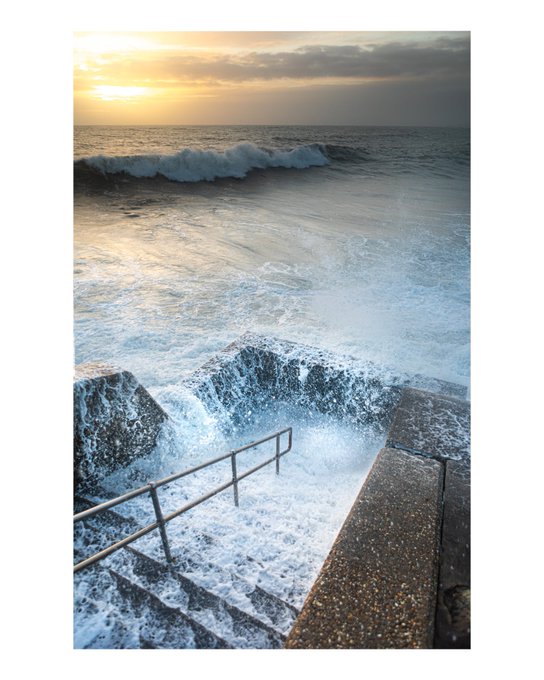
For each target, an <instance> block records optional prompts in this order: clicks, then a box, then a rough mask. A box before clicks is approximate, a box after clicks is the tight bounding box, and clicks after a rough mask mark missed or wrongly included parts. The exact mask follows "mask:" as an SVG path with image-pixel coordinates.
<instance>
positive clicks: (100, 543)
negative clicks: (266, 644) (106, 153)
mask: <svg viewBox="0 0 544 680" xmlns="http://www.w3.org/2000/svg"><path fill="white" fill-rule="evenodd" d="M79 502H80V505H81V509H85V507H91V506H92V505H94V504H95V502H94V499H93V502H92V503H91V502H90V501H89V500H88V499H84V498H81V499H79ZM138 528H140V526H139V525H138V523H137V522H135V521H134V520H132V519H131V518H128V517H125V516H123V515H120V514H118V513H117V512H116V511H115V509H112V510H107V511H104V512H102V513H100V514H99V515H97V516H95V517H93V518H90V519H89V520H85V521H84V522H80V523H78V525H76V534H77V539H76V540H75V541H74V543H75V547H76V560H77V561H79V560H80V559H83V558H84V557H87V556H88V555H90V554H92V553H94V552H97V551H98V550H101V549H103V548H105V547H106V546H108V545H110V544H111V543H113V542H115V541H117V540H119V539H120V538H121V537H122V536H126V535H128V534H129V533H131V531H135V530H136V529H138ZM78 532H79V533H78ZM184 538H186V539H187V542H186V543H183V546H182V547H178V548H177V549H176V548H174V547H172V550H173V554H174V555H175V556H177V559H176V565H175V566H176V573H178V574H179V575H180V576H183V575H184V576H185V577H186V578H187V579H188V580H189V581H192V582H194V583H195V586H198V587H200V588H203V589H204V588H206V587H208V586H209V584H210V582H211V583H212V588H214V590H213V592H212V595H215V596H216V597H218V598H223V599H225V600H226V603H227V604H228V605H229V606H230V605H231V606H233V607H236V608H237V609H239V610H241V611H243V612H245V614H246V615H247V616H249V617H251V618H253V619H256V620H257V621H259V622H261V623H262V625H264V627H265V628H269V629H270V630H271V631H272V632H273V634H274V635H275V636H278V635H279V637H280V638H283V637H284V636H286V635H287V633H288V632H289V630H290V629H291V626H292V625H293V623H294V621H295V619H296V617H297V616H298V613H299V610H298V609H297V608H296V607H294V606H293V605H291V604H290V603H288V602H286V601H285V600H284V599H282V598H280V597H278V596H277V595H276V594H275V593H274V592H271V588H272V589H273V587H274V584H275V583H277V581H278V580H279V579H280V577H278V576H275V575H274V574H273V573H272V572H271V570H268V569H267V568H266V567H265V566H264V565H263V564H261V563H260V562H258V560H254V559H253V558H251V557H249V556H244V555H230V556H229V557H230V559H231V563H232V564H233V571H229V570H227V569H224V568H223V567H221V566H220V565H219V564H217V563H216V562H214V561H213V559H214V557H215V558H216V559H218V558H219V551H220V550H221V549H222V548H221V544H220V541H219V540H218V539H216V538H214V537H212V536H209V535H206V534H195V533H194V532H187V533H186V536H185V537H184ZM178 541H179V538H178ZM139 544H140V541H138V542H136V543H134V544H132V546H131V547H129V548H127V550H129V549H130V548H132V549H133V550H134V551H135V552H137V553H139V554H141V555H142V556H143V557H148V558H149V559H152V560H153V563H154V564H155V565H156V568H157V570H160V569H164V567H165V565H166V562H165V561H164V558H163V556H162V554H161V555H160V558H159V559H155V557H156V555H151V554H149V552H148V550H146V549H145V548H143V549H141V548H140V545H139ZM188 546H191V547H188ZM193 547H194V548H193ZM160 550H161V549H160V548H159V551H160ZM123 552H124V550H123ZM154 552H156V551H154ZM112 557H113V556H111V557H110V558H108V559H112ZM234 570H235V572H234ZM259 580H260V581H265V580H266V584H267V587H266V588H263V587H262V586H261V585H259ZM227 584H228V585H229V587H230V589H231V592H229V590H228V588H226V586H227ZM277 588H278V589H280V586H279V585H278V586H277ZM280 592H281V591H280ZM272 642H273V644H275V641H274V640H273V641H272Z"/></svg>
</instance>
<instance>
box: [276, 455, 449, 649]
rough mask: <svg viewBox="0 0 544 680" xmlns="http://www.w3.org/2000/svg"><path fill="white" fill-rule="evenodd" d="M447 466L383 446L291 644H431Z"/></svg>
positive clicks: (345, 646) (325, 646)
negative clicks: (445, 467) (444, 477)
mask: <svg viewBox="0 0 544 680" xmlns="http://www.w3.org/2000/svg"><path fill="white" fill-rule="evenodd" d="M443 475H444V465H443V464H442V463H441V462H439V461H436V460H432V459H430V458H421V457H417V456H413V455H410V454H407V453H405V452H403V451H398V450H393V449H387V448H386V449H382V450H381V451H380V453H379V454H378V457H377V458H376V461H375V463H374V465H373V467H372V470H371V471H370V473H369V475H368V477H367V480H366V482H365V484H364V486H363V488H362V489H361V492H360V493H359V496H358V497H357V500H356V501H355V503H354V505H353V507H352V509H351V512H350V514H349V515H348V517H347V519H346V521H345V523H344V525H343V527H342V529H341V531H340V533H339V535H338V537H337V539H336V541H335V544H334V546H333V547H332V550H331V552H330V553H329V556H328V557H327V560H326V561H325V564H324V565H323V568H322V570H321V573H320V575H319V577H318V579H317V581H316V582H315V584H314V586H313V588H312V590H311V591H310V594H309V595H308V598H307V599H306V602H305V604H304V607H303V609H302V612H301V614H300V616H299V618H298V619H297V621H296V622H295V625H294V627H293V629H292V631H291V633H290V635H289V637H288V639H287V643H286V647H287V648H288V649H320V648H321V649H334V648H337V649H348V648H352V649H353V648H396V649H398V648H430V647H432V646H433V635H434V613H435V604H436V589H437V578H438V551H439V542H440V526H441V519H442V489H443Z"/></svg>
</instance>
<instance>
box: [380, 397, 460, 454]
mask: <svg viewBox="0 0 544 680" xmlns="http://www.w3.org/2000/svg"><path fill="white" fill-rule="evenodd" d="M386 446H388V447H391V448H395V449H403V450H404V451H409V452H411V453H417V454H420V455H425V456H431V457H434V458H438V459H440V460H461V459H463V458H467V457H468V455H469V447H470V402H467V401H461V400H459V399H453V398H451V397H444V396H441V395H438V394H433V393H431V392H424V391H422V390H415V389H411V388H406V389H404V390H403V393H402V396H401V400H400V403H399V405H398V407H397V410H396V412H395V416H394V418H393V422H392V424H391V428H390V430H389V434H388V435H387V442H386Z"/></svg>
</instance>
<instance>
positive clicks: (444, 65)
mask: <svg viewBox="0 0 544 680" xmlns="http://www.w3.org/2000/svg"><path fill="white" fill-rule="evenodd" d="M469 64H470V38H469V34H468V33H467V32H449V33H448V32H404V31H403V32H392V33H387V32H372V33H361V32H349V31H345V32H332V31H331V32H300V31H287V32H250V31H245V32H235V31H230V32H208V33H199V32H189V33H177V32H176V33H174V32H171V33H156V32H148V33H145V32H144V33H142V32H139V33H118V32H115V33H114V32H109V33H76V34H75V35H74V119H75V123H76V124H297V123H300V124H367V125H380V124H384V125H394V124H407V125H411V124H416V125H417V124H422V125H425V124H429V125H432V124H437V125H441V124H444V125H450V124H453V125H459V124H460V125H468V120H469V118H468V116H469V113H468V112H469V89H470V83H469Z"/></svg>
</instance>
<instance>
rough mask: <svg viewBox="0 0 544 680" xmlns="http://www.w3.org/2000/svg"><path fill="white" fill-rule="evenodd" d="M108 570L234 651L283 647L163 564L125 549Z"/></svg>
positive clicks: (256, 622)
mask: <svg viewBox="0 0 544 680" xmlns="http://www.w3.org/2000/svg"><path fill="white" fill-rule="evenodd" d="M107 563H108V568H109V569H110V570H112V571H113V572H115V573H116V574H118V575H119V576H122V577H123V578H125V579H127V580H129V581H130V582H131V583H133V584H134V585H136V586H138V587H139V588H142V589H144V590H146V591H147V592H149V593H151V594H153V595H154V596H156V597H157V598H158V599H159V600H160V601H161V602H162V603H163V604H165V605H166V606H168V607H173V608H175V609H178V610H179V611H181V612H183V614H185V615H186V616H187V617H190V618H191V620H193V621H196V622H197V623H199V624H200V625H201V626H203V627H205V628H206V630H208V631H210V632H212V633H213V634H214V635H215V636H217V637H219V638H222V639H224V640H226V641H227V642H228V644H229V646H233V647H236V648H252V649H269V648H279V647H282V646H283V642H284V636H282V635H281V634H279V633H278V632H277V631H276V630H274V629H272V628H271V627H269V626H268V625H267V624H266V623H263V622H262V621H261V620H260V618H257V617H255V616H252V615H251V614H248V613H247V612H244V611H242V610H240V609H238V608H237V607H235V606H233V605H231V604H229V603H228V602H227V601H225V600H224V599H223V598H221V597H219V596H217V595H215V594H214V593H212V592H210V591H208V590H206V589H205V588H203V587H201V586H199V585H198V584H197V583H195V582H193V581H192V580H191V579H189V578H187V577H186V576H185V575H184V574H183V573H182V572H180V571H178V567H177V565H174V566H166V565H165V564H164V563H161V562H157V561H156V560H154V559H152V558H150V557H148V556H147V555H144V554H142V553H141V552H139V551H138V550H136V549H134V548H131V547H127V548H126V549H123V550H122V551H120V552H119V553H117V554H116V555H112V556H111V557H109V558H108V559H107Z"/></svg>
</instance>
